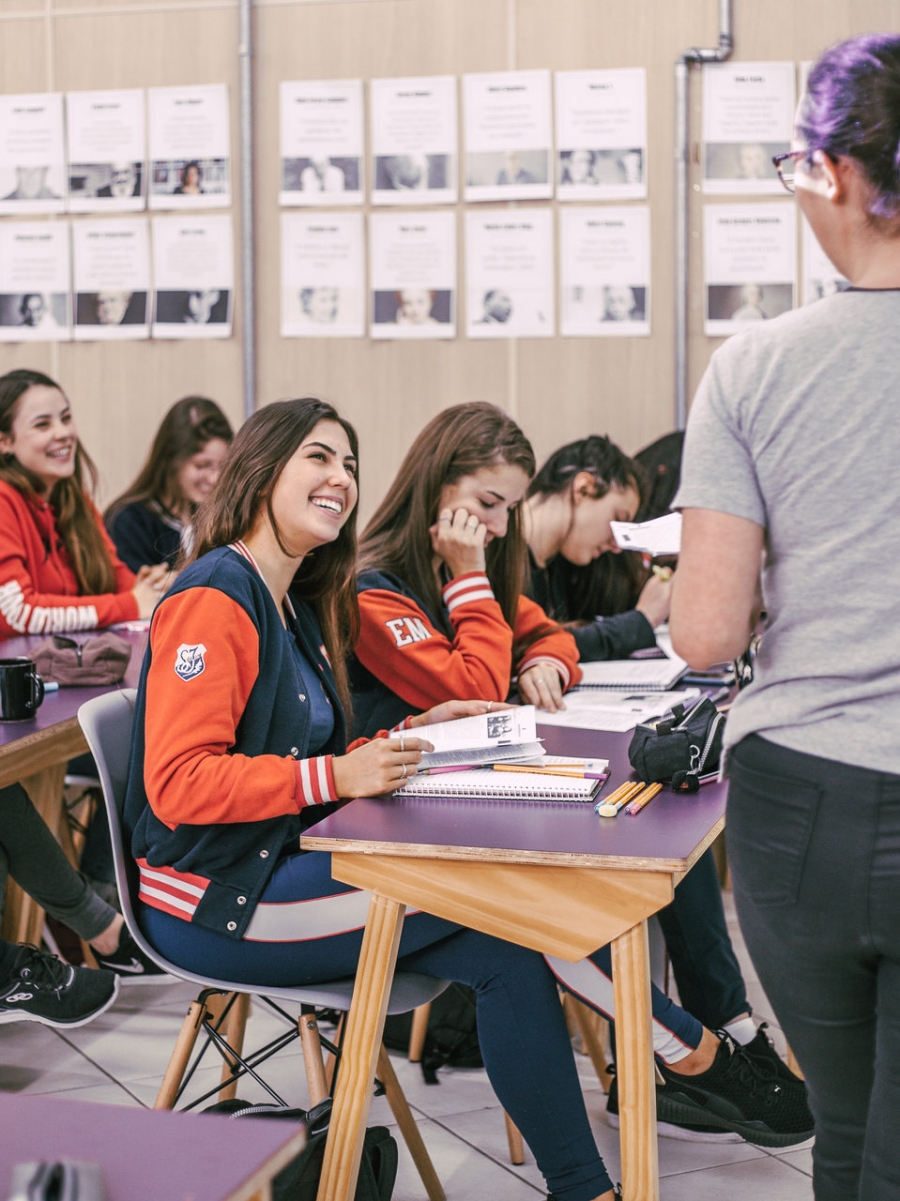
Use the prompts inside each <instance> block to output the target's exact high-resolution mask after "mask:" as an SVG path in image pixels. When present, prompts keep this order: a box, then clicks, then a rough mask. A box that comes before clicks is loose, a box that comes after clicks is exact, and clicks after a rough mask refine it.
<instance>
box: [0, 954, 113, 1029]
mask: <svg viewBox="0 0 900 1201" xmlns="http://www.w3.org/2000/svg"><path fill="white" fill-rule="evenodd" d="M20 951H21V954H20V960H19V964H18V966H17V968H16V970H15V972H14V974H13V975H12V976H11V977H9V978H7V979H6V980H4V981H3V982H2V983H0V1024H2V1023H5V1022H42V1023H43V1025H45V1026H58V1027H63V1028H65V1027H70V1026H83V1025H85V1023H86V1022H90V1021H91V1020H92V1019H93V1018H95V1017H97V1015H98V1014H101V1013H103V1012H104V1011H105V1010H107V1009H109V1007H110V1005H112V1003H113V1001H115V999H116V994H117V993H118V991H119V981H118V980H117V979H116V977H115V976H114V975H113V974H112V972H97V971H94V970H93V969H92V968H86V967H72V966H71V964H68V963H63V962H62V960H60V959H57V958H56V956H55V955H49V954H48V953H47V952H46V951H39V950H38V949H37V947H31V946H23V947H21V949H20Z"/></svg>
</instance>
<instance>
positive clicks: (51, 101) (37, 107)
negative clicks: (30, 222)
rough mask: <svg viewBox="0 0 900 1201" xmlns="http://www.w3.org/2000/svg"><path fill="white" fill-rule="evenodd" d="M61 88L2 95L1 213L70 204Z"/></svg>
mask: <svg viewBox="0 0 900 1201" xmlns="http://www.w3.org/2000/svg"><path fill="white" fill-rule="evenodd" d="M65 196H66V175H65V149H64V146H63V98H62V94H61V93H60V92H38V93H34V94H27V95H20V96H17V95H10V96H0V213H62V212H65V208H66V200H65Z"/></svg>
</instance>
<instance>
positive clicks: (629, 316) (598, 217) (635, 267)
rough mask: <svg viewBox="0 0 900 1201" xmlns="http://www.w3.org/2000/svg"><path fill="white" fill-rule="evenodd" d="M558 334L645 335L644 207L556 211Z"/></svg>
mask: <svg viewBox="0 0 900 1201" xmlns="http://www.w3.org/2000/svg"><path fill="white" fill-rule="evenodd" d="M559 243H560V278H561V285H562V318H561V322H560V325H561V333H562V334H563V335H564V336H576V337H592V338H598V337H635V336H641V335H647V334H649V333H650V210H649V209H648V208H647V206H646V205H631V206H629V207H628V208H613V207H609V208H607V207H604V208H599V207H597V208H571V209H569V208H567V209H562V210H560V239H559Z"/></svg>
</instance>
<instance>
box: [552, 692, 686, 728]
mask: <svg viewBox="0 0 900 1201" xmlns="http://www.w3.org/2000/svg"><path fill="white" fill-rule="evenodd" d="M699 695H700V689H699V688H685V689H683V690H682V691H680V692H652V693H646V694H645V693H640V692H636V693H627V692H599V691H583V692H582V691H581V690H579V689H576V690H575V691H573V692H567V693H566V696H565V702H566V707H565V709H563V710H562V711H561V712H559V713H545V712H544V711H543V710H541V712H540V714H539V715H538V722H539V724H540V725H542V726H571V727H573V728H574V729H577V730H610V731H618V732H620V733H623V732H625V731H627V730H633V729H634V727H635V726H636V725H638V723H639V722H642V721H647V720H648V719H649V718H651V717H657V716H658V715H660V714H662V713H665V712H666V710H667V709H671V708H672V706H673V705H678V704H681V703H682V702H684V701H686V700H691V699H692V698H693V697H696V696H699Z"/></svg>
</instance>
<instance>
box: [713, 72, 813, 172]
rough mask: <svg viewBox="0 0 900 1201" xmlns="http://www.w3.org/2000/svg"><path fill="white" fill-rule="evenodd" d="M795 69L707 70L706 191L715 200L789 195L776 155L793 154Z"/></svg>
mask: <svg viewBox="0 0 900 1201" xmlns="http://www.w3.org/2000/svg"><path fill="white" fill-rule="evenodd" d="M794 106H795V101H794V64H793V63H735V62H726V63H707V64H705V65H704V67H703V191H704V192H706V193H707V194H708V195H711V196H740V195H774V196H777V195H778V194H779V193H781V192H782V191H783V189H782V186H781V183H780V181H779V179H778V174H777V172H776V171H775V168H774V166H773V165H772V155H773V154H781V153H782V152H783V151H785V150H790V148H791V132H792V129H793V123H794Z"/></svg>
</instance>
